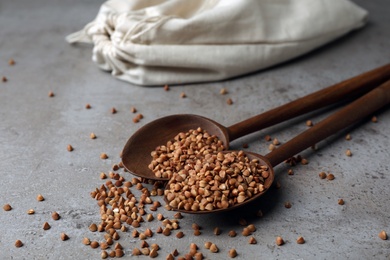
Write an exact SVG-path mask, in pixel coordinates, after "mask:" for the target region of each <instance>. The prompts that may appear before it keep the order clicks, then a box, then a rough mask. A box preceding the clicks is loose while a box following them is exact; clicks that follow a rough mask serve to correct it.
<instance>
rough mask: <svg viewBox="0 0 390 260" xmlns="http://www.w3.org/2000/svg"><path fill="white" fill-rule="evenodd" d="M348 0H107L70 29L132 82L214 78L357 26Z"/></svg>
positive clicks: (358, 16) (72, 38) (361, 18)
mask: <svg viewBox="0 0 390 260" xmlns="http://www.w3.org/2000/svg"><path fill="white" fill-rule="evenodd" d="M366 17H367V12H366V11H365V10H363V9H362V8H360V7H358V6H357V5H355V4H354V3H353V2H350V1H349V0H109V1H107V2H105V3H103V5H102V6H101V8H100V10H99V12H98V14H97V17H96V18H95V20H94V21H92V22H90V23H89V24H87V25H86V26H85V27H84V29H82V30H81V31H79V32H76V33H73V34H71V35H69V36H68V37H67V38H66V39H67V41H68V42H70V43H77V42H87V43H92V44H93V45H94V47H93V54H92V59H93V61H94V62H95V63H96V64H97V65H98V66H99V67H100V68H101V69H103V70H107V71H110V72H111V74H112V75H113V76H115V77H117V78H119V79H121V80H125V81H128V82H131V83H133V84H138V85H164V84H184V83H193V82H206V81H216V80H223V79H227V78H231V77H234V76H238V75H243V74H246V73H249V72H253V71H257V70H260V69H263V68H267V67H269V66H272V65H275V64H277V63H280V62H284V61H287V60H289V59H292V58H294V57H297V56H299V55H302V54H304V53H307V52H309V51H311V50H313V49H315V48H317V47H319V46H321V45H324V44H325V43H328V42H330V41H332V40H334V39H336V38H338V37H340V36H342V35H344V34H346V33H348V32H350V31H351V30H354V29H357V28H360V27H362V26H363V25H364V24H365V22H366Z"/></svg>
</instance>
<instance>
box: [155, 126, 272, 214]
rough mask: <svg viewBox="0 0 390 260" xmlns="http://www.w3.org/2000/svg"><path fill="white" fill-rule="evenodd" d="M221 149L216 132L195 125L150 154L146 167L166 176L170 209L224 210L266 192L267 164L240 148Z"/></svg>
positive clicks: (159, 175) (165, 193) (158, 174)
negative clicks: (231, 149) (149, 160)
mask: <svg viewBox="0 0 390 260" xmlns="http://www.w3.org/2000/svg"><path fill="white" fill-rule="evenodd" d="M224 149H225V148H224V146H223V144H222V142H221V141H220V140H219V139H218V138H217V137H216V136H215V135H210V134H208V133H207V132H206V131H204V130H203V129H201V128H198V129H196V130H190V131H188V132H186V133H179V134H178V135H176V136H175V137H174V139H173V140H172V141H168V143H167V144H166V145H162V146H159V147H157V148H156V150H155V151H153V152H152V153H151V155H152V158H153V160H152V162H151V163H150V165H149V168H150V169H151V170H153V172H154V173H155V174H156V176H157V177H164V178H169V182H168V184H167V187H166V190H165V192H164V195H165V197H166V199H167V200H168V203H169V206H171V207H172V209H180V210H187V211H204V210H208V211H210V210H215V209H226V208H228V207H231V206H233V205H235V204H238V203H242V202H244V201H245V200H247V199H249V198H251V197H252V196H254V195H256V194H258V193H261V192H264V191H265V187H264V182H265V179H267V178H268V177H269V171H268V170H269V169H268V166H266V165H264V164H261V163H260V161H259V160H257V159H253V160H251V159H249V158H248V157H247V156H246V155H245V153H244V152H243V151H238V152H222V151H223V150H224Z"/></svg>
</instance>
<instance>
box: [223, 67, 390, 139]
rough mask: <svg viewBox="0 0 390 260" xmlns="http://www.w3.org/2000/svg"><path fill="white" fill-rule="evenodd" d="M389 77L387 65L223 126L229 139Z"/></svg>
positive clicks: (353, 94)
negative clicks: (228, 125) (225, 126)
mask: <svg viewBox="0 0 390 260" xmlns="http://www.w3.org/2000/svg"><path fill="white" fill-rule="evenodd" d="M388 79H390V64H387V65H384V66H382V67H379V68H376V69H374V70H371V71H368V72H365V73H363V74H360V75H358V76H355V77H353V78H351V79H348V80H345V81H342V82H340V83H338V84H335V85H332V86H330V87H327V88H324V89H322V90H319V91H316V92H314V93H312V94H309V95H307V96H304V97H302V98H299V99H297V100H295V101H292V102H290V103H287V104H285V105H282V106H280V107H277V108H274V109H272V110H269V111H267V112H265V113H262V114H260V115H257V116H254V117H251V118H249V119H247V120H245V121H242V122H240V123H237V124H235V125H232V126H230V127H228V128H227V131H228V133H229V141H233V140H235V139H237V138H239V137H241V136H244V135H247V134H250V133H253V132H256V131H259V130H261V129H264V128H267V127H269V126H272V125H275V124H278V123H281V122H283V121H286V120H288V119H291V118H294V117H297V116H299V115H303V114H305V113H308V112H311V111H314V110H316V109H319V108H322V107H325V106H328V105H331V104H335V103H337V102H340V101H342V100H346V99H347V98H357V97H359V96H361V95H363V94H365V93H367V92H368V91H370V90H371V89H373V88H375V87H377V86H379V85H380V84H381V83H383V82H385V81H386V80H388Z"/></svg>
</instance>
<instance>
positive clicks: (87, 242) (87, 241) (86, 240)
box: [83, 237, 91, 246]
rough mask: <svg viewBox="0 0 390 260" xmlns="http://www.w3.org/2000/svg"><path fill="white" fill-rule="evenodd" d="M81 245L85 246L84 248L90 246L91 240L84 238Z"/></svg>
mask: <svg viewBox="0 0 390 260" xmlns="http://www.w3.org/2000/svg"><path fill="white" fill-rule="evenodd" d="M83 244H84V245H86V246H87V245H90V244H91V240H89V238H87V237H84V238H83Z"/></svg>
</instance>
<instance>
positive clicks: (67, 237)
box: [60, 233, 69, 241]
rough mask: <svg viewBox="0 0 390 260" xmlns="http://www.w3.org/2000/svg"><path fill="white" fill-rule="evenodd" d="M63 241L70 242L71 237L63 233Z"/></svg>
mask: <svg viewBox="0 0 390 260" xmlns="http://www.w3.org/2000/svg"><path fill="white" fill-rule="evenodd" d="M60 237H61V240H62V241H66V240H68V239H69V236H68V235H67V234H65V233H61V236H60Z"/></svg>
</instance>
